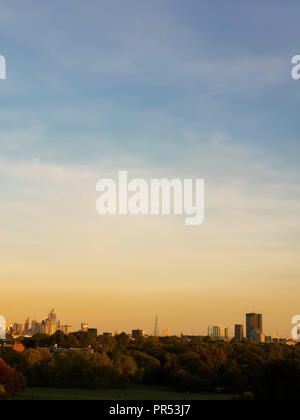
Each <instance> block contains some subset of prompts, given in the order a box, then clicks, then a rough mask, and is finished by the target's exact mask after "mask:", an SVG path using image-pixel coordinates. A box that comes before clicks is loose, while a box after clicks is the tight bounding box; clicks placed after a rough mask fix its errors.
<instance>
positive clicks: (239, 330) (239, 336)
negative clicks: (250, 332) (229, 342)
mask: <svg viewBox="0 0 300 420" xmlns="http://www.w3.org/2000/svg"><path fill="white" fill-rule="evenodd" d="M234 337H235V339H236V340H237V341H243V339H244V325H235V327H234Z"/></svg>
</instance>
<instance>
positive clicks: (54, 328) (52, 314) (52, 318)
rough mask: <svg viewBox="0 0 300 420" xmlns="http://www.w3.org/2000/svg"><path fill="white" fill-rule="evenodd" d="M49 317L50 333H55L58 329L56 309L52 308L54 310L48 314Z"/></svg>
mask: <svg viewBox="0 0 300 420" xmlns="http://www.w3.org/2000/svg"><path fill="white" fill-rule="evenodd" d="M48 319H49V321H50V328H49V335H53V334H55V333H56V331H57V316H56V313H55V309H52V311H51V312H50V314H49V315H48Z"/></svg>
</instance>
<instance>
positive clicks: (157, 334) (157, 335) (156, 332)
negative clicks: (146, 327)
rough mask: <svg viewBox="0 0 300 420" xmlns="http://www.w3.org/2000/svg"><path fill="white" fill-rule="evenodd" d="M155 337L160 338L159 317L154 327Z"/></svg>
mask: <svg viewBox="0 0 300 420" xmlns="http://www.w3.org/2000/svg"><path fill="white" fill-rule="evenodd" d="M154 337H159V324H158V316H156V319H155V325H154Z"/></svg>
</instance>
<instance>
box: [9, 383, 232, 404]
mask: <svg viewBox="0 0 300 420" xmlns="http://www.w3.org/2000/svg"><path fill="white" fill-rule="evenodd" d="M231 398H232V397H231V396H228V395H217V394H184V393H180V392H175V391H172V390H171V389H169V388H164V387H154V386H138V387H132V388H128V389H126V390H118V389H104V390H82V389H53V388H27V390H26V391H25V392H23V393H21V394H18V395H17V396H16V397H15V399H16V400H23V401H29V400H36V401H39V400H43V401H50V400H52V401H53V400H68V401H74V400H76V401H77V400H110V401H118V400H119V401H126V400H133V401H143V400H150V401H151V400H161V401H162V400H167V401H182V400H202V401H208V400H229V399H231Z"/></svg>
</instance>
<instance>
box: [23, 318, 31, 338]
mask: <svg viewBox="0 0 300 420" xmlns="http://www.w3.org/2000/svg"><path fill="white" fill-rule="evenodd" d="M29 325H30V319H29V318H27V319H26V320H25V323H24V334H25V335H28V334H29V329H30V327H29Z"/></svg>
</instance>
